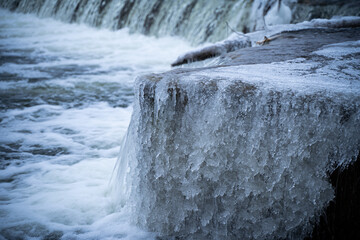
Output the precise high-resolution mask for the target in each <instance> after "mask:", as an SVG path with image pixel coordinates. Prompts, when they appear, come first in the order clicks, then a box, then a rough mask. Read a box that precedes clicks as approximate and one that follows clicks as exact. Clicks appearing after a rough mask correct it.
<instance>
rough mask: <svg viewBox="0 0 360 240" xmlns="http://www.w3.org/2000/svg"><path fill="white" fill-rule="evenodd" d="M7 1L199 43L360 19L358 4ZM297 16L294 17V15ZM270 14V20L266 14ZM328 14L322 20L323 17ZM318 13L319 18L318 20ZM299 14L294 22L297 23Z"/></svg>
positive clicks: (46, 13)
mask: <svg viewBox="0 0 360 240" xmlns="http://www.w3.org/2000/svg"><path fill="white" fill-rule="evenodd" d="M279 2H281V4H279ZM296 2H297V1H296V0H282V1H275V0H253V1H250V0H240V1H225V0H214V1H202V0H184V1H171V0H153V1H149V0H71V1H61V0H2V1H1V2H0V7H5V8H8V9H11V10H15V11H19V12H25V13H29V12H30V13H36V14H37V15H38V16H41V17H53V18H55V19H58V20H61V21H65V22H77V23H86V24H89V25H91V26H96V27H102V28H109V29H119V28H124V27H127V28H129V29H130V31H131V32H140V33H143V34H147V35H154V36H169V35H172V36H173V35H176V36H181V37H184V38H185V39H187V40H188V41H190V42H191V43H193V44H199V43H203V42H215V41H219V40H222V39H224V38H225V37H227V36H228V35H229V32H231V30H230V29H229V28H228V27H227V22H228V23H229V25H230V26H232V27H233V28H234V29H237V30H239V31H243V32H249V31H254V30H258V29H262V28H263V27H264V20H265V22H266V24H267V25H272V24H283V23H290V22H292V23H295V22H301V21H304V20H309V19H311V18H316V17H322V18H329V17H332V16H335V15H359V12H360V11H359V10H360V4H359V3H358V2H356V0H351V1H348V3H347V4H344V3H343V2H342V1H340V0H338V1H332V2H331V3H329V4H328V5H326V4H324V3H323V1H321V0H316V1H311V3H309V2H307V1H305V2H304V1H299V2H300V4H297V3H296ZM291 12H293V14H291ZM264 13H265V16H263V14H264ZM320 13H321V14H322V15H319V14H320ZM317 14H318V15H319V16H317ZM291 15H293V16H294V17H293V19H292V18H291Z"/></svg>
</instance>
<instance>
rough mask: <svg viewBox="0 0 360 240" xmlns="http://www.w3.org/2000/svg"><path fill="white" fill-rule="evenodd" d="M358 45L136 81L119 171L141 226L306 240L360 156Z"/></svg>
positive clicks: (174, 232)
mask: <svg viewBox="0 0 360 240" xmlns="http://www.w3.org/2000/svg"><path fill="white" fill-rule="evenodd" d="M359 46H360V45H359V42H358V41H350V42H345V43H342V44H335V45H328V46H325V47H322V48H321V49H318V51H314V52H313V53H312V54H309V55H308V57H307V58H306V59H305V58H296V59H292V60H287V61H282V62H276V63H263V64H252V65H234V66H222V67H221V66H218V67H211V68H203V69H176V70H173V71H170V72H167V73H164V74H153V75H147V76H143V77H139V78H138V79H137V81H136V86H135V89H136V93H135V95H136V100H135V103H134V112H133V116H132V121H131V124H130V127H129V130H128V136H127V140H126V141H125V143H124V147H123V148H122V152H121V156H120V158H119V165H118V166H119V167H118V178H119V182H120V183H121V184H120V185H119V186H118V189H119V196H120V198H121V199H123V200H124V202H126V204H128V206H129V207H130V208H131V209H132V212H133V220H134V222H135V223H137V224H138V225H140V226H142V227H144V228H146V229H148V230H150V231H156V232H159V233H160V234H161V235H163V236H177V237H180V238H186V239H191V238H192V239H204V238H208V239H279V238H286V239H289V238H290V239H302V238H303V237H305V236H307V235H308V234H309V233H310V232H311V230H312V227H313V226H312V222H316V221H317V220H318V216H319V215H320V214H321V212H322V211H323V209H324V208H325V207H326V206H327V205H328V204H329V202H330V201H331V200H332V199H333V198H334V190H333V188H332V185H331V183H330V181H329V175H328V174H329V173H331V172H332V171H333V170H334V169H337V168H340V169H342V168H345V167H346V166H347V165H348V164H350V163H351V162H352V161H354V160H355V158H356V156H358V154H359V150H360V109H359V106H360V80H359V72H360V68H359V66H360V57H359ZM338 48H343V49H346V53H345V54H336V52H338ZM334 52H335V54H333V53H334Z"/></svg>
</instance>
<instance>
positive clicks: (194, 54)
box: [171, 12, 360, 66]
mask: <svg viewBox="0 0 360 240" xmlns="http://www.w3.org/2000/svg"><path fill="white" fill-rule="evenodd" d="M270 13H271V12H270ZM270 13H269V14H270ZM359 26H360V17H334V18H332V19H313V20H311V21H305V22H301V23H298V24H282V25H277V26H276V27H273V26H269V27H267V29H266V30H263V31H256V32H252V33H248V34H243V33H233V34H231V35H230V36H229V37H228V38H227V39H225V40H223V41H219V42H216V43H214V44H209V45H207V46H205V47H199V48H197V49H195V50H191V51H189V52H187V53H185V54H182V55H180V56H179V57H178V58H177V59H176V60H175V61H174V62H173V63H172V64H171V66H179V65H182V64H187V63H192V62H196V61H201V60H205V59H207V58H212V57H216V56H221V55H224V54H225V53H228V52H233V51H236V50H238V49H241V48H246V47H251V46H256V45H257V44H256V42H258V41H260V40H263V38H264V36H268V37H270V36H272V37H274V36H275V37H277V36H279V34H280V33H281V32H284V31H299V30H302V29H311V28H349V27H359Z"/></svg>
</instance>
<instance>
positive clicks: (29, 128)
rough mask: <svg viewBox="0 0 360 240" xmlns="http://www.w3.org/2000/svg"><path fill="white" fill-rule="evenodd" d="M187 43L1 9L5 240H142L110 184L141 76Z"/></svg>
mask: <svg viewBox="0 0 360 240" xmlns="http://www.w3.org/2000/svg"><path fill="white" fill-rule="evenodd" d="M189 49H190V47H189V46H188V44H187V43H185V42H184V41H181V40H179V39H177V38H161V39H155V38H152V37H145V36H142V35H136V34H135V35H129V33H128V30H127V29H123V30H119V31H115V32H114V31H108V30H98V29H94V28H89V27H86V26H83V25H76V24H64V23H61V22H58V21H55V20H52V19H47V18H45V19H39V18H37V17H35V16H33V15H26V14H19V13H10V12H8V11H6V10H0V154H1V155H0V156H1V160H0V168H1V170H0V239H15V238H19V239H23V238H25V239H32V238H43V237H45V238H48V239H56V238H59V237H61V236H63V238H64V239H106V238H108V239H111V238H123V239H142V238H144V239H145V238H146V239H148V238H151V237H152V236H153V235H151V234H149V233H144V232H142V231H141V230H139V229H137V228H136V227H134V226H132V225H131V224H130V223H129V220H128V217H127V213H126V209H121V208H119V207H118V206H117V205H116V204H114V201H113V198H112V195H111V185H109V181H110V178H111V176H112V171H113V169H114V165H115V162H116V159H117V155H118V153H119V148H120V147H119V146H120V141H121V139H122V137H123V135H124V133H125V131H126V128H127V126H128V123H129V121H130V116H131V112H132V107H131V103H132V100H133V81H134V78H135V77H136V76H137V75H141V74H146V73H149V72H161V71H166V70H168V69H169V68H170V62H171V61H172V60H174V59H175V58H176V56H177V55H179V54H180V53H181V52H184V51H186V50H189Z"/></svg>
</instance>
